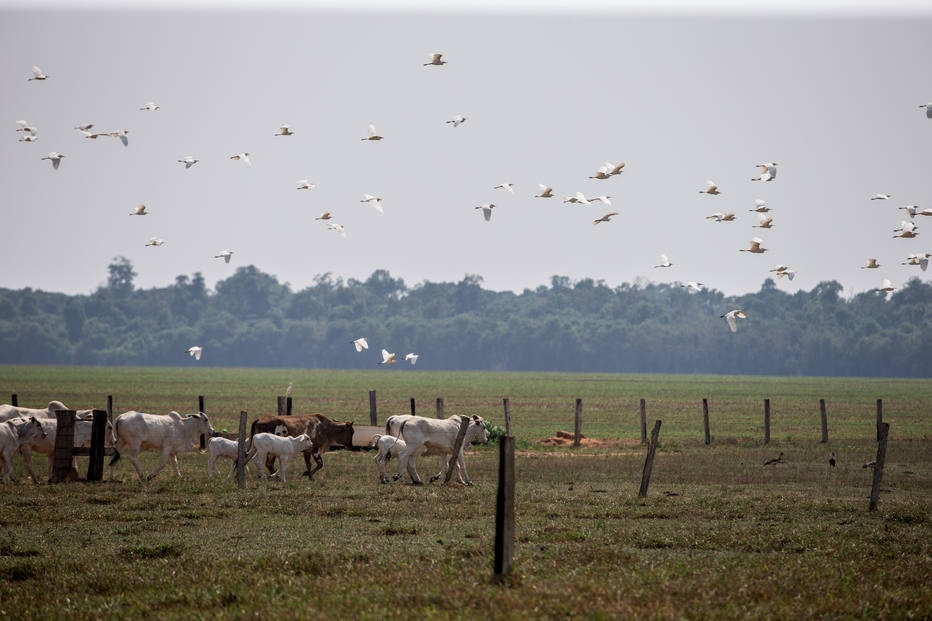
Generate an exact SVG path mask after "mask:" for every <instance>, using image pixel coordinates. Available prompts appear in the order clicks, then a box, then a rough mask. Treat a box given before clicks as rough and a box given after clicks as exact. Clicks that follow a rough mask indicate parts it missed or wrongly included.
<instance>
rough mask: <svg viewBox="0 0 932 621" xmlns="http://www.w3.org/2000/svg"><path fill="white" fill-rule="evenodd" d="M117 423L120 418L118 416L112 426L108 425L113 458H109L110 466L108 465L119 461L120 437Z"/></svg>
mask: <svg viewBox="0 0 932 621" xmlns="http://www.w3.org/2000/svg"><path fill="white" fill-rule="evenodd" d="M119 423H120V417H119V416H118V417H117V418H116V420H114V421H113V424H112V425H110V440H111V441H112V442H113V457H111V458H110V464H109V465H111V466H112V465H114V464H115V463H117V462H118V461H120V450H119V444H120V435H119V432H118V429H117V427H118V425H119Z"/></svg>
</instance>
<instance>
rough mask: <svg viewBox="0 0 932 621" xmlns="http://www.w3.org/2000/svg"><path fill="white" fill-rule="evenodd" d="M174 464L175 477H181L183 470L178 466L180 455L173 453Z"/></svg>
mask: <svg viewBox="0 0 932 621" xmlns="http://www.w3.org/2000/svg"><path fill="white" fill-rule="evenodd" d="M172 463H173V464H175V476H179V477H180V476H181V468H180V467H179V466H178V453H172Z"/></svg>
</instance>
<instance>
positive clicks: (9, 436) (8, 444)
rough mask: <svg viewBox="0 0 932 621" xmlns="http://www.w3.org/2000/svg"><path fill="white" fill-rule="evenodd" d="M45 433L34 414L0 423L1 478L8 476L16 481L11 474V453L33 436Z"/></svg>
mask: <svg viewBox="0 0 932 621" xmlns="http://www.w3.org/2000/svg"><path fill="white" fill-rule="evenodd" d="M43 435H45V431H44V430H43V429H42V423H40V422H39V419H38V418H36V417H35V416H30V417H29V418H19V417H16V418H14V419H13V420H8V421H4V422H2V423H0V462H3V466H4V473H3V478H2V479H0V480H6V479H7V478H9V479H10V480H11V481H13V482H14V483H16V476H15V475H14V474H13V455H15V454H16V452H17V451H19V449H20V447H21V446H22V445H24V444H27V443H29V442H31V441H32V439H33V438H36V437H39V436H43Z"/></svg>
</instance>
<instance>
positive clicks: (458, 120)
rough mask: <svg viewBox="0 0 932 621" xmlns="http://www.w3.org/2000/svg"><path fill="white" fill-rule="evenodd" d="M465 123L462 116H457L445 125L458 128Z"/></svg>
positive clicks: (464, 118)
mask: <svg viewBox="0 0 932 621" xmlns="http://www.w3.org/2000/svg"><path fill="white" fill-rule="evenodd" d="M465 122H466V117H465V116H463V115H462V114H457V115H456V116H454V117H453V118H452V119H450V120H449V121H447V123H450V124H451V125H453V127H459V126H460V125H462V124H463V123H465Z"/></svg>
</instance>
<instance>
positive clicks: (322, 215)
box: [314, 211, 332, 220]
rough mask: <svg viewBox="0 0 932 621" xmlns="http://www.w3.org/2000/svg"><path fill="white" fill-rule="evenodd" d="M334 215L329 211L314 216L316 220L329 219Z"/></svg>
mask: <svg viewBox="0 0 932 621" xmlns="http://www.w3.org/2000/svg"><path fill="white" fill-rule="evenodd" d="M331 217H332V216H331V215H330V212H329V211H324V212H322V213H321V214H320V215H319V216H317V217H316V218H314V219H315V220H329V219H330V218H331Z"/></svg>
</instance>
